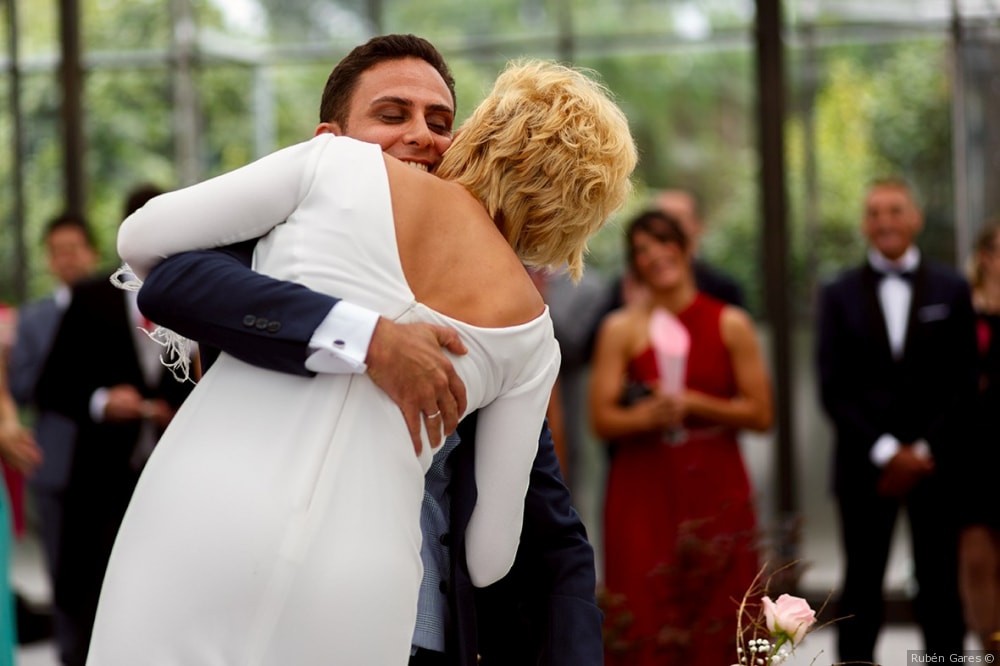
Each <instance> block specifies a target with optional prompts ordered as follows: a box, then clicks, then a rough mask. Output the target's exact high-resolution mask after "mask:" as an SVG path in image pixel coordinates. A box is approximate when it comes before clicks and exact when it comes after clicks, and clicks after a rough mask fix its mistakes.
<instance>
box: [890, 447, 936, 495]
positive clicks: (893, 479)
mask: <svg viewBox="0 0 1000 666" xmlns="http://www.w3.org/2000/svg"><path fill="white" fill-rule="evenodd" d="M933 471H934V459H933V458H931V457H930V456H929V455H927V454H926V453H921V451H920V449H918V448H917V447H914V446H901V447H899V451H897V452H896V455H894V456H893V457H892V458H891V459H890V460H889V462H887V463H886V465H885V467H883V468H882V476H880V477H879V480H878V494H879V495H882V496H884V497H902V496H904V495H906V493H908V492H910V490H912V489H913V486H915V485H917V482H918V481H920V479H922V478H924V477H925V476H927V475H929V474H931V473H932V472H933Z"/></svg>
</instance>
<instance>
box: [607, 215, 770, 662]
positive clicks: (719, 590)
mask: <svg viewBox="0 0 1000 666" xmlns="http://www.w3.org/2000/svg"><path fill="white" fill-rule="evenodd" d="M627 242H628V255H629V266H630V269H631V271H632V273H633V275H634V277H635V278H636V280H637V282H638V283H639V284H640V285H642V287H643V292H644V293H643V296H642V298H639V299H636V300H634V301H633V302H632V303H630V304H627V305H625V306H624V307H623V308H621V309H619V310H616V311H614V312H612V313H611V314H609V315H608V316H607V318H606V319H605V320H604V322H603V323H602V325H601V330H600V332H599V334H598V339H597V345H596V348H595V353H594V362H593V369H592V375H591V386H590V415H591V419H592V425H593V428H594V431H595V432H596V434H597V435H598V436H600V437H601V438H602V439H603V440H604V441H607V442H609V443H610V444H609V447H610V449H611V450H610V468H609V474H608V483H607V494H606V498H605V510H604V553H605V576H604V586H605V588H606V590H605V591H606V593H607V596H606V600H607V607H606V609H605V612H606V615H607V619H606V648H605V650H606V661H607V663H608V666H616V665H618V664H621V665H625V664H628V665H629V666H652V665H654V664H656V665H658V664H685V666H692V665H696V664H705V665H706V666H707V665H709V664H712V665H714V666H717V665H718V664H728V663H732V662H733V661H734V659H735V657H736V652H735V646H736V640H735V639H736V626H737V625H736V617H737V611H738V604H739V600H740V599H741V598H742V597H743V595H744V593H746V591H747V590H748V588H749V587H750V585H751V584H752V582H753V579H754V576H755V575H756V574H757V570H758V566H759V564H758V558H757V553H756V548H755V542H756V532H755V528H756V521H755V516H754V508H753V497H752V492H751V488H750V483H749V480H748V478H747V472H746V468H745V467H744V464H743V460H742V458H741V456H740V451H739V444H738V441H737V433H738V432H739V431H740V430H741V429H750V430H758V431H763V430H766V429H768V428H769V427H770V426H771V420H772V398H771V386H770V380H769V377H768V372H767V369H766V366H765V363H764V359H763V356H762V355H761V351H760V347H759V345H758V343H757V337H756V334H755V331H754V327H753V323H752V321H751V319H750V317H749V316H748V315H747V314H746V313H745V312H744V311H742V310H740V309H739V308H736V307H733V306H729V305H725V304H723V303H722V302H720V301H717V300H715V299H713V298H711V297H710V296H707V295H705V294H702V293H700V292H698V291H697V289H696V287H695V283H694V278H693V275H692V272H691V265H690V259H691V257H690V256H689V254H688V251H687V249H688V243H687V239H686V238H685V236H684V233H683V231H682V229H681V227H680V225H679V224H678V223H677V221H676V220H674V219H673V218H672V217H670V216H668V215H666V214H664V213H662V212H659V211H650V212H647V213H643V214H641V215H640V216H639V217H637V218H636V219H635V220H634V221H633V222H632V223H631V224H630V225H629V227H628V234H627ZM657 308H663V309H665V310H666V311H667V312H668V313H670V314H672V315H673V316H674V317H676V319H677V320H678V321H679V322H680V324H682V325H683V327H684V328H685V329H686V330H687V333H688V334H689V339H690V347H689V350H688V354H687V362H686V372H684V377H683V379H684V381H683V386H682V388H681V389H680V390H677V391H671V392H667V391H664V390H663V389H662V388H661V387H660V373H659V371H658V367H657V361H656V355H655V352H654V350H653V347H652V344H651V336H650V321H651V317H652V314H653V312H654V311H655V310H656V309H657Z"/></svg>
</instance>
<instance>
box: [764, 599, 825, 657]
mask: <svg viewBox="0 0 1000 666" xmlns="http://www.w3.org/2000/svg"><path fill="white" fill-rule="evenodd" d="M761 603H762V604H763V605H764V620H765V621H766V622H767V630H768V631H770V632H771V633H772V634H774V635H779V634H785V635H786V636H787V637H788V638H789V639H790V640H791V641H792V645H793V646H794V645H798V644H799V643H801V642H802V639H803V638H805V637H806V632H807V631H809V628H810V627H812V626H813V624H815V623H816V611H814V610H813V609H812V608H809V604H808V602H806V600H805V599H800V598H799V597H793V596H791V595H788V594H782V595H781V596H780V597H778V600H777V601H771V599H770V598H769V597H763V598H762V599H761Z"/></svg>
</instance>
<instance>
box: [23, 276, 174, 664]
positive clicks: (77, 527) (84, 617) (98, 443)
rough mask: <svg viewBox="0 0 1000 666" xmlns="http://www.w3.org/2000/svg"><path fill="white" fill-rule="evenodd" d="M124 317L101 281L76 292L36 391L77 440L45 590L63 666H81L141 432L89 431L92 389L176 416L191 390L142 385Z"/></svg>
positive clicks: (133, 427)
mask: <svg viewBox="0 0 1000 666" xmlns="http://www.w3.org/2000/svg"><path fill="white" fill-rule="evenodd" d="M129 307H130V306H129V304H128V302H127V294H126V292H124V291H121V290H119V289H116V288H115V287H114V286H113V285H112V284H111V283H110V282H109V281H108V279H107V278H106V277H103V276H102V277H100V278H96V279H94V280H92V281H87V282H84V283H82V284H80V285H78V286H77V287H76V288H75V289H74V290H73V299H72V301H71V303H70V306H69V308H68V309H67V310H66V313H65V315H64V316H63V318H62V322H61V324H60V326H59V329H58V332H57V333H56V336H55V340H54V341H53V343H52V348H51V352H50V354H49V356H48V359H47V361H46V364H45V368H44V370H43V371H42V374H41V377H40V379H39V381H38V387H37V401H38V405H39V407H40V408H41V409H43V410H48V411H53V412H57V413H59V414H62V415H63V416H65V417H67V418H69V419H71V420H72V421H73V423H75V425H76V431H77V432H76V439H75V442H74V444H73V455H72V461H71V463H70V465H69V470H68V478H67V479H66V481H65V490H64V494H63V500H64V501H63V521H62V529H61V533H60V535H59V554H58V558H57V566H56V570H55V580H54V590H53V593H54V597H55V602H56V604H57V605H58V606H59V608H60V609H61V610H62V612H63V613H64V614H66V615H67V616H68V622H69V623H68V626H57V627H56V631H57V639H59V641H60V652H61V653H62V654H61V657H62V659H63V662H64V663H65V664H69V665H75V664H83V662H84V659H85V658H86V651H87V646H88V644H89V638H90V631H91V629H92V627H93V621H94V614H95V613H96V610H97V600H98V596H99V594H100V587H101V582H102V580H103V577H104V570H105V567H106V566H107V562H108V557H109V556H110V553H111V546H112V544H113V543H114V539H115V535H116V534H117V531H118V526H119V524H120V523H121V519H122V516H123V515H124V512H125V508H126V506H127V505H128V502H129V499H130V498H131V495H132V491H133V489H134V487H135V483H136V481H137V479H138V474H139V466H138V465H137V459H136V448H137V446H138V445H139V440H140V430H141V427H142V424H141V422H140V421H130V422H123V423H106V422H97V421H95V420H94V419H93V418H92V417H91V414H90V401H91V396H92V395H93V394H94V392H95V391H96V390H97V389H99V388H107V387H112V386H116V385H119V384H129V385H131V386H134V387H136V388H137V389H138V390H139V392H140V393H141V394H142V395H143V397H144V398H147V399H155V398H162V399H164V400H166V401H167V402H168V403H169V404H170V405H172V406H173V407H175V408H176V407H179V406H180V404H181V402H182V401H183V399H184V398H185V397H186V396H187V394H188V393H189V392H190V390H191V384H182V383H179V382H177V381H175V380H174V378H173V377H172V376H171V375H170V374H169V373H168V372H162V371H161V372H159V373H158V374H159V377H158V378H157V380H156V381H154V382H147V380H146V379H145V377H144V374H143V370H142V367H141V365H140V360H139V357H138V356H137V352H136V346H135V344H136V343H135V340H134V336H133V329H134V325H133V323H132V321H131V319H130V314H129ZM150 344H154V343H152V341H150ZM161 370H162V369H161Z"/></svg>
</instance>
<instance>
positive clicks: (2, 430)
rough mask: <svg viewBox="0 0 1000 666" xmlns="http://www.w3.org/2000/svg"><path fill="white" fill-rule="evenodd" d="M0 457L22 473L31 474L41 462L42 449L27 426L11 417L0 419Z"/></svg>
mask: <svg viewBox="0 0 1000 666" xmlns="http://www.w3.org/2000/svg"><path fill="white" fill-rule="evenodd" d="M0 457H3V459H4V460H5V461H6V462H7V463H8V464H9V465H10V466H11V467H13V468H14V469H16V470H17V471H19V472H21V473H22V474H26V475H27V474H31V472H32V471H34V469H35V468H36V467H38V465H40V464H41V462H42V450H41V449H40V448H38V444H36V443H35V438H34V436H33V435H32V434H31V431H29V430H28V429H27V428H25V427H24V426H22V425H21V424H20V422H18V421H17V420H16V419H13V418H5V419H0Z"/></svg>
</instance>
